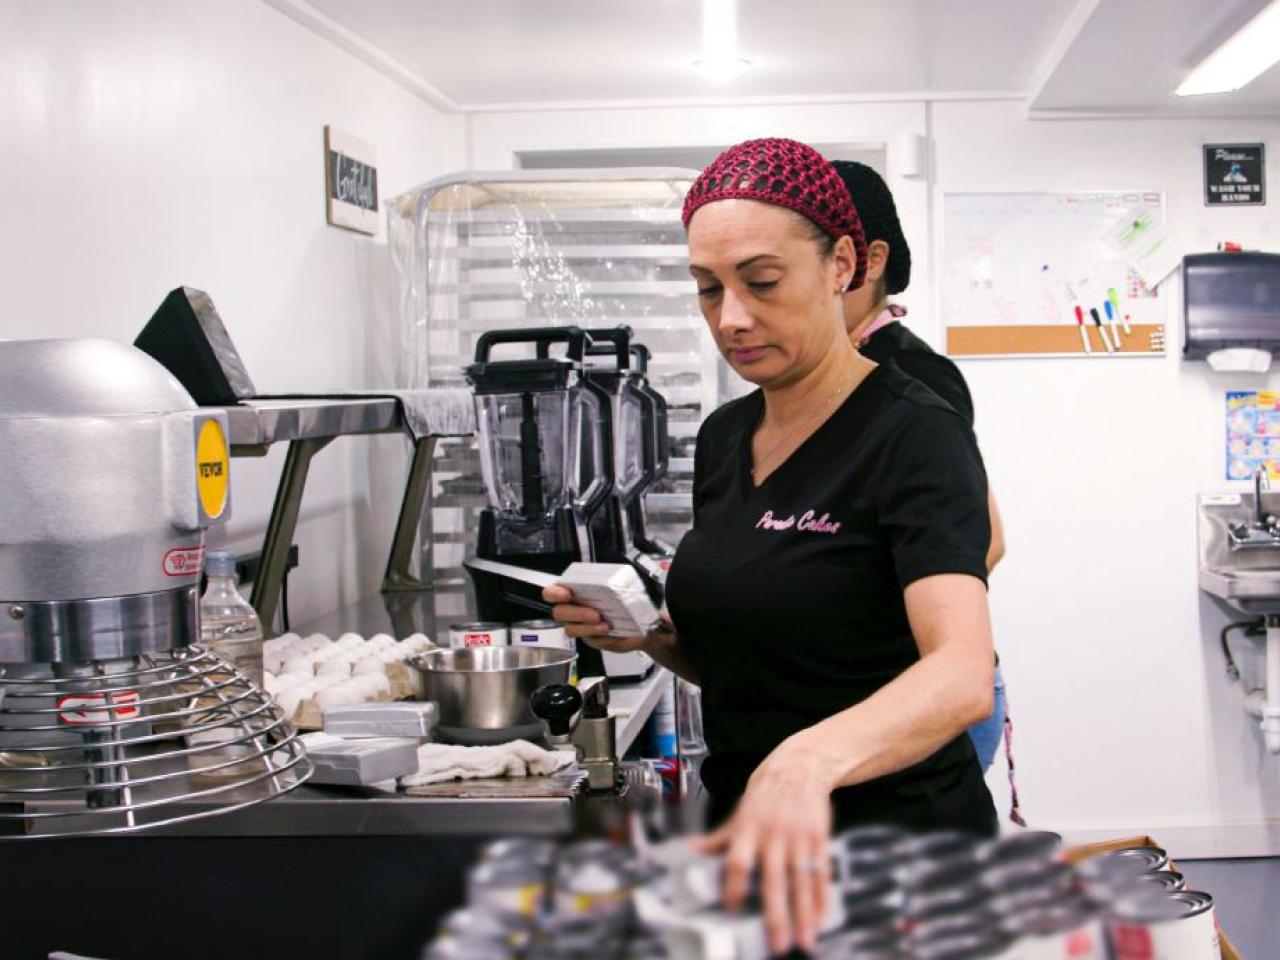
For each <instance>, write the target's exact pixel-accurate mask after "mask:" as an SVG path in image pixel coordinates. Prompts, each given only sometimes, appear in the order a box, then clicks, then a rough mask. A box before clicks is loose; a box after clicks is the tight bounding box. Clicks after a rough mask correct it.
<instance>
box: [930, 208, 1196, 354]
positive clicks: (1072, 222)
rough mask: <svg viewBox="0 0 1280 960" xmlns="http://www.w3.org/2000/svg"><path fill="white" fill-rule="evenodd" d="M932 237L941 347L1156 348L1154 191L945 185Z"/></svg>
mask: <svg viewBox="0 0 1280 960" xmlns="http://www.w3.org/2000/svg"><path fill="white" fill-rule="evenodd" d="M942 240H943V252H942V284H941V288H942V291H941V292H942V316H943V326H944V329H945V330H946V345H947V353H948V354H949V355H950V356H953V357H1011V356H1022V357H1027V356H1039V357H1080V358H1088V359H1104V358H1116V357H1152V356H1161V355H1163V354H1164V351H1165V324H1164V317H1165V309H1164V304H1163V303H1162V302H1161V301H1160V299H1159V296H1158V289H1157V285H1158V284H1159V282H1160V280H1162V279H1163V278H1164V276H1165V275H1166V274H1167V272H1168V271H1169V269H1171V268H1172V266H1173V265H1175V264H1176V263H1177V256H1176V254H1175V253H1174V251H1173V250H1172V249H1171V244H1169V243H1168V242H1167V240H1168V238H1167V231H1166V228H1165V211H1164V196H1163V194H1160V193H1156V192H1125V193H1121V192H1111V193H953V194H947V195H946V196H944V198H943V211H942ZM1142 271H1146V273H1145V274H1144V273H1143V272H1142Z"/></svg>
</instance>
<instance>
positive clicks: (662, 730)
mask: <svg viewBox="0 0 1280 960" xmlns="http://www.w3.org/2000/svg"><path fill="white" fill-rule="evenodd" d="M652 723H653V752H654V753H655V754H657V755H658V756H659V757H667V758H670V757H674V756H675V755H676V685H675V683H674V682H672V681H668V682H667V685H666V687H665V688H664V689H663V691H662V696H661V698H659V700H658V705H657V706H656V707H654V710H653V721H652Z"/></svg>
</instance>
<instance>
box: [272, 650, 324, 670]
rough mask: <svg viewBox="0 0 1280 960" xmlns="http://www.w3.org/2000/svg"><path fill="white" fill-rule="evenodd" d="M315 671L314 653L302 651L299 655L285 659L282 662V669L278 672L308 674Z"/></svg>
mask: <svg viewBox="0 0 1280 960" xmlns="http://www.w3.org/2000/svg"><path fill="white" fill-rule="evenodd" d="M315 671H316V666H315V655H314V654H311V653H304V654H302V655H301V656H296V657H290V658H289V659H288V660H286V661H285V662H284V669H283V670H281V671H280V672H281V674H290V673H298V674H308V673H315Z"/></svg>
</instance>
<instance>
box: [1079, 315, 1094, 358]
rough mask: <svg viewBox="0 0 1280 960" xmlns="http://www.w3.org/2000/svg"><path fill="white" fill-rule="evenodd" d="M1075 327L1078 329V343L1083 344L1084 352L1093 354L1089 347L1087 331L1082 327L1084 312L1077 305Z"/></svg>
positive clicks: (1091, 348)
mask: <svg viewBox="0 0 1280 960" xmlns="http://www.w3.org/2000/svg"><path fill="white" fill-rule="evenodd" d="M1076 326H1077V327H1079V328H1080V342H1081V343H1082V344H1084V352H1085V353H1093V347H1091V346H1090V345H1089V331H1088V330H1086V329H1085V326H1084V311H1083V310H1081V309H1080V305H1079V304H1076Z"/></svg>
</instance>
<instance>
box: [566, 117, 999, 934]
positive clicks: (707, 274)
mask: <svg viewBox="0 0 1280 960" xmlns="http://www.w3.org/2000/svg"><path fill="white" fill-rule="evenodd" d="M684 220H685V225H686V228H687V230H688V238H689V253H690V261H691V264H690V270H691V272H692V274H693V276H694V279H695V281H696V282H697V286H698V296H699V300H700V303H701V307H702V311H703V314H704V316H705V318H706V321H707V324H708V327H709V328H710V331H711V334H712V336H713V337H714V338H715V341H716V344H717V346H718V347H719V349H720V351H721V353H722V354H723V355H724V356H725V358H726V360H727V361H728V362H729V364H730V365H731V366H732V367H733V368H734V370H735V371H737V372H738V373H739V374H740V375H741V376H743V377H744V378H746V379H747V380H749V381H751V382H753V383H755V384H757V385H758V386H759V387H760V389H759V390H757V391H755V392H754V393H752V394H750V395H748V396H746V397H743V398H742V399H740V400H735V401H733V402H732V403H729V404H726V405H725V406H723V407H721V408H720V409H719V410H717V411H715V412H714V413H713V414H712V415H711V416H710V417H708V418H707V420H706V422H705V423H704V424H703V426H702V429H701V430H700V432H699V434H698V445H697V450H696V453H695V458H694V459H695V468H694V469H695V475H694V525H693V529H692V530H691V531H690V532H689V533H688V534H687V535H686V537H685V538H684V540H683V541H682V542H681V544H680V548H679V551H678V553H677V555H676V558H675V561H674V562H673V564H672V566H671V570H670V574H669V578H668V581H667V601H668V607H669V610H670V615H671V620H672V622H673V627H672V628H671V629H667V630H662V631H656V632H655V633H653V634H651V635H650V636H648V637H632V638H623V639H614V638H607V637H605V636H604V634H605V633H607V632H608V625H607V624H604V623H602V622H601V620H600V617H599V615H598V614H597V613H595V611H593V610H590V609H588V608H585V607H581V606H577V605H574V604H573V603H572V595H571V594H570V593H569V592H568V591H567V590H565V589H563V588H559V587H550V588H548V589H547V591H546V593H545V596H546V598H547V599H548V600H549V601H551V602H553V603H555V604H557V606H556V608H555V616H556V617H557V619H560V620H562V621H564V622H566V623H568V624H569V625H570V632H571V633H573V634H574V635H575V636H581V637H584V638H586V639H588V640H589V642H591V643H592V644H593V645H596V646H599V647H601V648H602V649H606V650H631V649H645V650H647V651H649V652H650V653H651V654H652V655H653V656H654V658H655V659H657V660H658V661H659V662H661V663H663V664H664V665H666V666H668V667H669V668H671V669H672V670H674V671H675V672H676V673H678V674H679V675H680V676H683V677H686V678H688V679H690V680H692V681H693V682H695V683H698V684H700V685H701V686H702V690H703V698H704V701H703V703H704V721H705V725H706V735H707V742H708V746H709V748H710V753H709V755H708V757H707V759H706V761H705V762H704V765H703V780H704V783H705V784H706V786H707V789H708V792H709V793H710V796H711V800H712V808H713V809H712V812H713V818H715V819H716V820H718V821H720V822H721V826H720V827H719V828H718V829H717V830H716V831H715V832H714V833H712V834H711V835H710V836H709V837H708V838H706V840H705V842H704V848H705V849H706V850H708V851H719V852H724V853H725V855H726V860H725V864H726V888H725V899H726V901H727V902H728V903H729V904H730V905H734V904H736V903H738V902H740V901H741V899H742V897H743V896H744V895H745V892H746V889H747V884H748V881H749V877H750V875H751V872H752V871H753V870H754V869H755V868H756V867H757V866H758V867H759V869H760V876H761V891H762V894H763V898H764V905H765V922H766V927H767V929H768V931H769V935H770V941H771V946H772V947H773V948H774V949H779V950H780V949H785V947H787V946H788V945H790V944H791V943H793V942H795V943H798V944H799V945H800V946H802V947H810V946H812V944H813V941H814V938H815V936H816V929H817V923H818V919H819V918H820V917H821V915H822V912H823V909H824V896H825V891H826V882H827V871H828V869H829V867H828V857H827V855H826V849H827V842H828V840H829V838H830V835H831V831H832V829H833V825H834V826H835V827H836V828H842V827H846V826H849V825H853V824H857V823H867V822H878V821H888V822H897V823H901V824H904V825H907V826H909V827H914V828H917V829H937V828H943V827H951V828H957V829H963V830H969V831H973V832H977V833H990V832H992V831H993V830H994V827H995V811H994V808H993V807H992V803H991V797H990V794H989V793H988V792H987V789H986V785H985V784H984V782H983V780H982V775H981V772H980V771H979V769H978V764H977V760H976V759H975V756H974V752H973V747H972V745H971V744H970V742H969V740H968V738H967V737H966V736H965V730H966V729H967V727H968V726H969V725H970V724H971V723H973V722H975V721H977V720H979V719H981V718H982V717H984V716H986V715H987V714H988V713H989V712H990V710H991V682H992V681H991V676H992V651H991V636H990V624H989V620H988V615H987V606H986V589H985V583H984V578H985V576H986V567H985V563H984V556H985V553H986V548H987V543H988V540H989V539H990V530H989V527H988V523H987V511H986V478H985V475H984V472H983V467H982V461H981V458H980V456H979V454H978V450H977V446H976V444H975V442H974V439H973V434H972V431H971V430H970V429H969V427H968V425H967V424H966V423H965V422H964V421H963V419H962V418H961V417H960V416H959V415H957V414H956V413H955V411H954V410H952V409H951V408H950V407H948V406H947V405H946V404H945V403H943V402H942V401H941V400H939V399H938V398H937V397H936V396H935V395H934V394H933V393H932V392H931V391H929V390H928V389H926V388H925V387H923V386H921V385H920V384H919V383H918V382H916V381H915V380H913V379H911V378H910V377H907V376H906V375H905V374H903V373H902V372H901V371H899V370H898V369H897V368H896V367H894V366H892V365H885V366H876V365H875V364H874V363H872V362H870V361H868V360H866V359H864V358H863V357H861V356H859V355H858V353H857V352H856V351H855V350H854V349H853V346H852V345H851V343H850V342H849V339H848V337H847V335H846V333H845V329H844V318H843V312H842V295H843V293H844V291H845V290H846V289H847V288H849V287H850V286H854V287H856V286H857V285H859V284H860V283H861V282H862V278H863V276H864V275H865V271H866V245H865V241H864V240H863V237H862V229H861V225H860V224H859V222H858V219H857V214H856V212H855V211H854V209H853V204H852V201H851V200H850V198H849V194H848V190H847V189H846V188H845V186H844V184H843V183H841V182H840V179H839V176H838V175H837V174H836V172H835V170H834V169H833V168H832V167H831V165H830V164H829V163H828V162H827V161H826V160H824V159H822V157H821V156H819V155H818V154H817V153H816V151H814V150H813V149H812V148H810V147H806V146H804V145H803V144H798V143H795V142H794V141H789V140H762V141H750V142H748V143H745V144H740V145H739V146H737V147H733V148H731V149H730V150H728V151H726V152H725V153H724V154H721V156H720V157H718V158H717V159H716V160H715V161H714V162H713V163H712V164H711V165H710V166H709V167H708V168H707V169H706V170H704V171H703V173H702V174H701V175H700V176H699V178H698V180H697V181H695V183H694V185H693V187H692V188H691V189H690V191H689V194H688V196H687V198H686V200H685V209H684Z"/></svg>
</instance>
